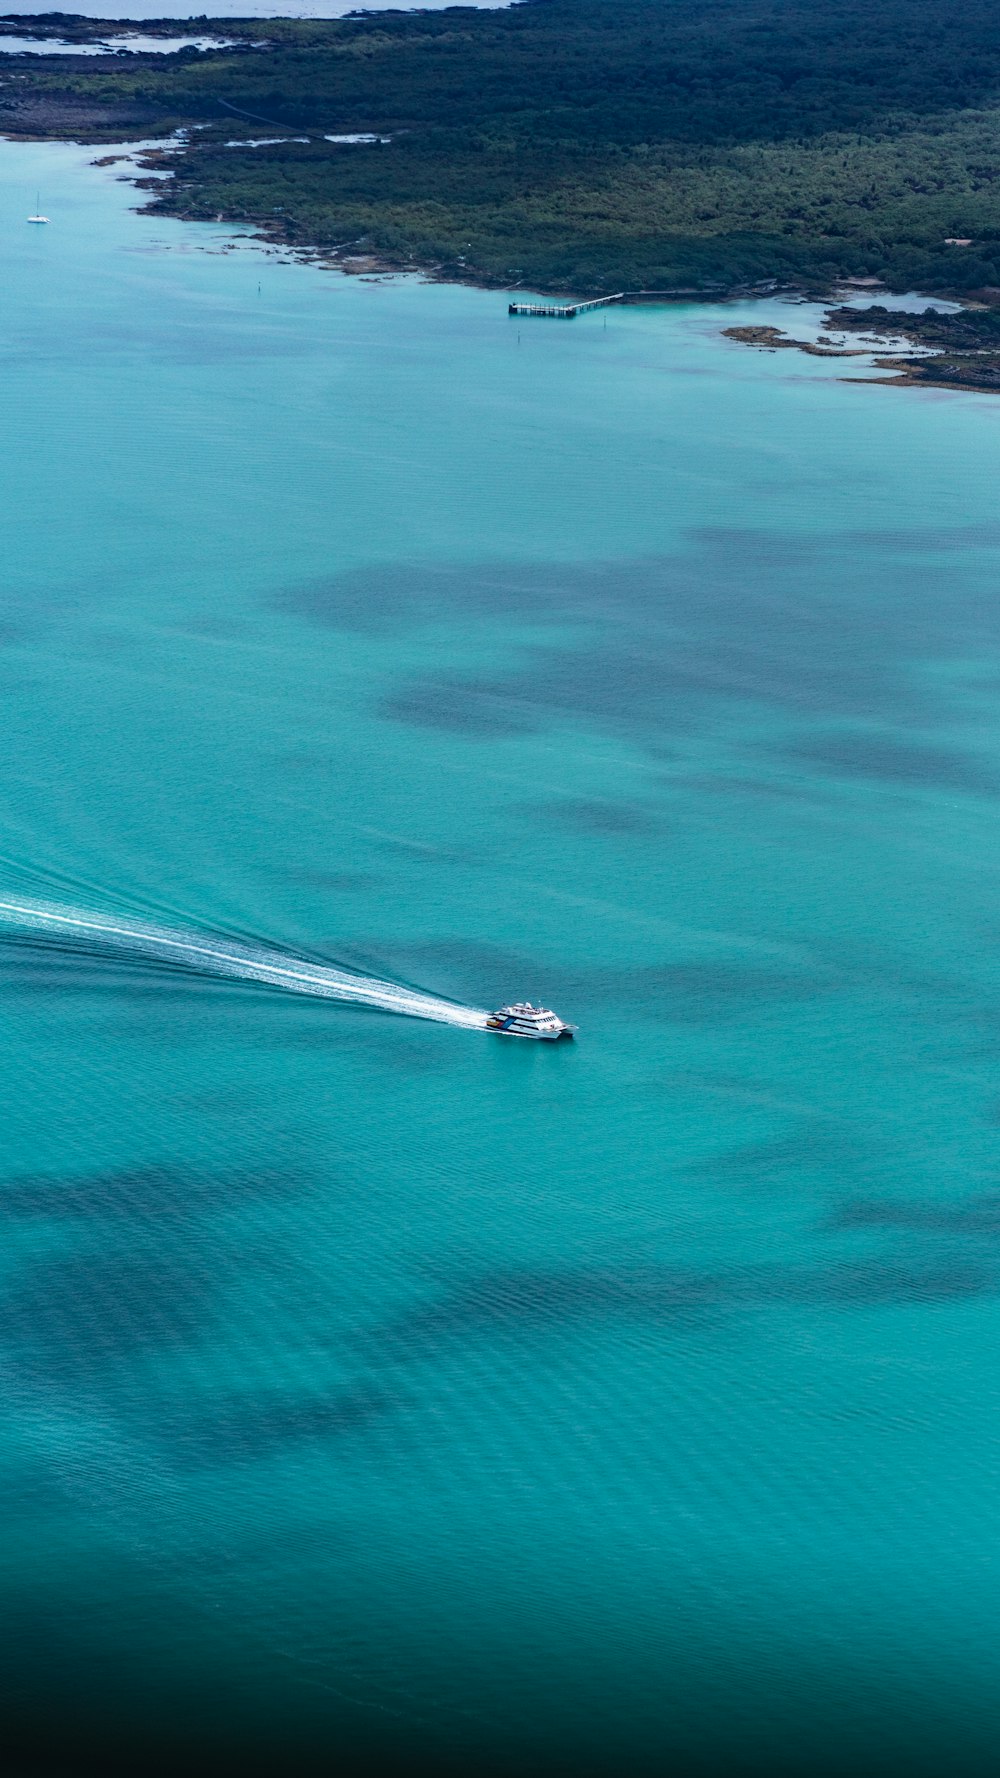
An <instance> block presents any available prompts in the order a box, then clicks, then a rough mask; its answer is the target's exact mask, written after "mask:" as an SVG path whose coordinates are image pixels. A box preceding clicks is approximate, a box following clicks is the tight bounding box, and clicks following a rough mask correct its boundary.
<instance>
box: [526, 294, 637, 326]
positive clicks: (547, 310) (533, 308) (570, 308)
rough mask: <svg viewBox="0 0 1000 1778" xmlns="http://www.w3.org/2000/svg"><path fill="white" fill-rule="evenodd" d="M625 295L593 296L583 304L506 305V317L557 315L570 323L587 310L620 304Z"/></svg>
mask: <svg viewBox="0 0 1000 1778" xmlns="http://www.w3.org/2000/svg"><path fill="white" fill-rule="evenodd" d="M624 295H625V292H624V290H618V291H616V292H615V295H614V296H594V297H591V299H590V301H589V302H585V303H508V305H507V313H508V315H557V316H558V317H559V319H560V320H562V321H572V319H573V316H574V315H582V314H584V313H585V312H586V310H587V309H603V308H606V307H607V305H608V303H620V302H621V300H622V297H623V296H624Z"/></svg>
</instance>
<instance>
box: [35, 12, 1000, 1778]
mask: <svg viewBox="0 0 1000 1778" xmlns="http://www.w3.org/2000/svg"><path fill="white" fill-rule="evenodd" d="M161 10H162V8H161ZM93 154H94V151H93V150H90V151H87V150H84V149H79V148H74V147H46V146H39V145H31V144H24V145H19V146H14V145H10V144H6V145H4V146H3V148H2V152H0V180H2V188H0V238H2V242H3V255H4V276H3V300H2V311H0V313H2V326H0V357H2V382H0V414H2V420H0V463H2V470H0V535H2V538H3V550H2V567H0V586H2V604H0V642H2V648H0V699H2V702H0V708H2V712H3V731H2V732H3V758H2V771H0V1004H2V1008H3V1018H2V1022H0V1044H2V1057H0V1080H2V1083H3V1084H2V1099H3V1148H2V1186H0V1216H2V1224H3V1241H2V1248H0V1253H2V1293H0V1379H2V1389H3V1402H4V1407H3V1414H2V1419H0V1450H2V1466H3V1467H2V1475H3V1484H2V1485H3V1502H4V1506H3V1538H2V1542H0V1564H2V1595H3V1601H4V1604H3V1612H2V1627H0V1656H2V1660H0V1675H2V1692H0V1721H2V1724H3V1727H2V1731H0V1735H2V1738H3V1751H4V1753H5V1756H6V1759H7V1769H8V1770H11V1771H18V1772H20V1771H25V1772H28V1771H30V1772H35V1771H38V1770H41V1769H43V1768H44V1769H51V1770H52V1771H53V1772H58V1773H60V1774H66V1775H69V1778H76V1774H78V1773H81V1772H87V1773H90V1772H91V1771H95V1772H96V1771H100V1772H102V1773H110V1772H116V1773H117V1772H124V1773H129V1774H138V1773H147V1772H150V1771H153V1770H155V1771H160V1770H161V1769H162V1770H163V1771H169V1772H171V1773H178V1772H182V1771H184V1772H195V1771H196V1772H199V1773H200V1772H202V1771H205V1772H209V1771H211V1772H213V1773H217V1772H220V1771H230V1770H231V1771H240V1772H253V1773H258V1772H261V1773H276V1772H282V1773H288V1774H297V1773H300V1772H302V1773H308V1774H310V1775H311V1774H313V1773H320V1772H322V1773H344V1774H350V1775H351V1778H353V1775H354V1774H355V1773H368V1772H384V1771H389V1772H393V1773H395V1772H397V1771H398V1772H399V1773H406V1772H414V1771H420V1772H423V1771H425V1770H426V1771H433V1772H435V1773H440V1774H446V1775H448V1778H452V1775H457V1774H459V1773H463V1774H465V1773H472V1772H476V1773H484V1774H498V1775H501V1774H502V1775H506V1774H520V1775H529V1774H541V1775H547V1774H551V1773H557V1774H561V1773H565V1774H567V1775H568V1774H573V1775H574V1778H578V1775H579V1778H604V1775H605V1774H611V1773H629V1774H641V1775H643V1778H645V1775H646V1774H654V1773H655V1774H659V1773H677V1774H683V1775H685V1778H686V1775H687V1774H715V1773H719V1772H725V1773H727V1774H744V1773H751V1772H753V1773H757V1772H764V1771H766V1772H768V1773H769V1774H798V1773H804V1772H809V1773H811V1774H815V1773H823V1774H826V1773H839V1772H846V1771H852V1772H856V1773H860V1772H865V1773H873V1772H874V1773H887V1774H889V1773H896V1772H901V1771H905V1772H907V1773H908V1774H911V1775H912V1774H916V1775H919V1778H931V1775H937V1774H941V1773H942V1772H945V1771H947V1772H948V1773H949V1774H962V1775H966V1774H977V1773H979V1772H986V1771H989V1770H991V1769H993V1759H994V1757H995V1748H996V1743H997V1736H998V1733H1000V1703H998V1687H997V1679H998V1674H997V1666H998V1657H997V1648H998V1606H997V1597H998V1593H997V1589H998V1578H1000V1576H998V1566H1000V1564H998V1557H1000V1522H998V1515H997V1492H996V1490H997V1473H998V1458H1000V1448H998V1399H997V1397H998V1385H997V1365H996V1353H997V1344H998V1338H1000V1175H998V1161H1000V1078H998V1061H1000V983H998V968H997V959H998V955H1000V893H998V891H1000V872H998V866H1000V819H998V816H1000V736H998V721H997V718H998V710H1000V604H998V600H1000V514H998V508H997V486H998V456H1000V450H998V447H1000V405H998V404H997V403H996V402H995V401H994V400H992V399H991V398H989V397H986V396H975V395H958V394H950V393H944V392H937V391H933V390H913V389H890V388H885V387H871V386H868V385H867V384H866V383H865V381H864V378H865V377H866V376H869V377H870V376H871V375H872V374H873V373H872V371H871V369H870V368H866V361H864V360H861V361H859V360H857V359H846V360H832V359H831V360H823V359H817V358H806V357H803V356H801V355H800V354H797V353H793V352H778V353H761V352H753V351H750V350H748V349H747V348H746V347H744V346H741V345H737V344H735V343H733V342H731V341H728V340H725V339H723V338H721V337H720V329H721V327H722V326H723V325H727V324H733V323H737V322H744V323H746V322H749V321H757V322H764V323H771V322H774V323H776V324H777V325H781V326H787V327H789V328H791V330H792V331H800V330H801V329H802V328H804V327H806V326H807V325H810V326H812V327H813V328H815V326H816V324H817V321H818V316H819V311H818V310H817V309H815V308H813V309H809V308H801V307H800V308H795V307H790V306H789V305H787V304H784V305H783V304H781V303H778V302H769V303H763V304H758V305H756V306H751V305H742V306H739V305H734V306H733V307H730V308H728V309H725V310H721V309H719V308H712V307H697V306H691V307H676V308H669V309H665V308H663V309H650V310H639V309H628V310H621V311H612V312H610V313H609V314H608V315H607V316H606V317H605V316H602V315H601V314H600V313H597V314H595V315H591V316H589V317H582V318H580V319H579V320H578V321H576V322H572V323H563V322H531V321H520V322H518V321H512V320H509V319H508V316H507V313H506V298H505V296H504V295H503V294H501V293H493V294H491V293H486V292H480V291H474V290H464V289H457V288H438V287H435V286H433V285H426V284H421V283H420V282H418V281H416V280H400V281H396V282H372V281H365V280H358V279H355V280H350V279H346V278H342V277H340V276H339V275H336V274H333V273H330V272H325V271H322V270H320V269H313V268H308V267H304V266H299V265H293V264H289V263H287V262H286V261H284V260H283V259H282V258H281V257H280V255H275V254H273V253H272V254H267V253H263V252H261V251H260V250H259V249H258V248H255V247H253V246H252V245H251V244H250V243H248V242H247V241H245V240H243V241H240V240H234V237H233V236H232V234H231V233H229V232H227V231H226V230H224V229H223V228H221V227H218V228H216V227H212V226H203V227H200V228H199V227H195V226H187V225H182V224H180V223H171V222H167V221H163V220H155V219H149V218H144V217H141V216H137V215H136V214H134V213H133V210H132V209H131V208H130V206H134V205H135V203H136V201H137V200H136V197H135V193H134V190H133V188H132V187H131V186H130V185H129V184H128V183H125V182H122V178H121V175H122V174H123V173H126V174H127V173H128V171H129V169H128V168H127V167H122V166H120V165H119V166H115V167H111V168H104V169H99V168H96V167H94V166H92V165H91V164H90V161H91V158H92V156H93ZM36 192H39V193H40V201H41V206H42V209H43V211H44V213H45V214H47V215H49V216H50V217H51V219H52V220H51V223H50V225H49V226H48V227H47V228H30V227H26V226H25V217H26V216H27V214H29V212H31V211H33V210H34V208H35V198H36ZM859 364H860V369H859V368H858V366H859ZM859 379H860V380H859ZM283 971H286V972H287V976H285V975H283V974H282V972H283ZM319 979H322V980H323V981H326V982H327V983H329V981H330V980H335V981H336V982H337V983H340V984H341V986H343V982H344V981H345V980H346V981H348V983H351V982H354V983H356V982H357V981H361V982H362V984H369V987H370V984H371V982H372V980H373V979H374V981H375V988H374V989H373V990H371V991H370V992H369V993H368V1000H367V1002H366V1001H365V997H364V994H362V995H361V996H360V997H359V996H358V994H357V993H356V992H354V991H353V990H351V991H350V992H347V993H339V992H338V993H336V994H330V993H326V992H325V991H324V992H319V991H316V988H315V984H316V981H317V980H319ZM379 984H381V986H380V985H379ZM380 994H381V995H382V998H381V999H380V998H379V995H380ZM373 996H374V997H373ZM394 997H395V998H394ZM520 997H526V998H531V999H533V1000H535V1001H541V1002H542V1003H543V1004H545V1005H550V1006H553V1007H554V1008H555V1010H556V1011H557V1012H558V1013H559V1014H561V1015H562V1017H564V1018H566V1019H569V1020H571V1021H573V1022H574V1023H575V1024H577V1025H578V1026H579V1035H578V1038H577V1040H576V1042H575V1043H574V1044H559V1045H555V1044H552V1045H549V1044H533V1043H519V1042H516V1041H504V1040H502V1039H498V1038H495V1037H492V1036H488V1035H486V1034H485V1033H484V1032H483V1031H482V1030H480V1029H477V1028H476V1019H477V1017H479V1016H480V1014H479V1013H478V1012H477V1009H484V1008H486V1009H489V1008H491V1007H494V1006H496V1005H498V1004H500V1003H501V1002H503V1001H505V1000H508V999H510V998H520ZM387 1005H390V1006H393V1007H395V1008H396V1010H394V1011H387V1010H382V1009H383V1008H384V1007H385V1006H387ZM435 1009H436V1010H435ZM422 1014H426V1015H428V1016H420V1015H422ZM414 1015H416V1016H414ZM46 1762H48V1766H46Z"/></svg>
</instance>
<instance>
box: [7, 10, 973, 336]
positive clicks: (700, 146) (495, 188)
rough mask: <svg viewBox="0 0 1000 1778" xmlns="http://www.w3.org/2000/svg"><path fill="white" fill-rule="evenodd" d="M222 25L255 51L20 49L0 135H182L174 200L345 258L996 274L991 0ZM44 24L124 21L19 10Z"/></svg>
mask: <svg viewBox="0 0 1000 1778" xmlns="http://www.w3.org/2000/svg"><path fill="white" fill-rule="evenodd" d="M208 27H210V28H211V29H212V30H214V31H217V32H218V34H219V35H224V36H225V37H227V38H230V39H233V38H235V39H236V46H235V47H234V48H232V49H230V50H223V51H215V52H209V53H205V54H198V53H196V52H194V51H185V52H182V53H181V54H179V55H172V56H151V55H150V56H128V57H102V58H93V59H90V58H87V59H81V58H71V57H69V56H62V57H44V58H42V57H37V56H32V57H28V56H5V57H2V58H0V128H2V129H4V130H5V131H6V132H7V133H10V134H20V135H34V136H39V135H41V136H63V137H74V138H78V139H83V140H88V141H94V142H100V141H111V140H117V139H121V138H122V137H123V136H125V135H129V134H131V135H137V134H142V135H144V136H147V135H151V136H162V137H167V136H171V135H172V132H175V131H177V130H178V129H181V128H185V129H186V130H187V131H188V132H189V133H188V134H187V135H186V136H185V137H184V138H182V139H181V140H177V139H173V140H171V142H170V144H169V151H168V153H167V158H165V159H164V160H163V161H162V162H161V163H160V164H161V166H166V167H169V168H170V169H171V171H172V173H173V178H172V179H170V180H169V181H162V180H158V181H156V182H155V188H153V189H151V190H150V194H149V204H150V207H151V208H153V209H158V210H163V211H167V212H170V213H173V214H177V215H182V216H186V217H194V218H198V217H203V218H204V217H211V218H218V217H221V218H224V219H226V220H231V221H233V222H237V223H248V224H250V225H252V226H254V227H256V228H259V229H262V230H263V231H265V232H266V233H267V234H269V235H270V236H272V237H273V238H276V239H278V240H280V241H281V242H283V243H286V244H287V245H288V246H289V247H291V248H292V249H295V250H302V251H311V252H315V253H318V254H320V255H324V256H327V257H329V258H331V259H337V260H340V261H341V262H343V263H348V264H351V263H357V262H368V263H372V262H374V263H379V264H386V265H390V266H399V267H408V268H419V269H421V270H424V271H429V272H431V273H432V274H434V275H436V276H439V277H452V278H467V279H472V280H475V281H478V282H483V283H490V284H499V285H504V286H517V285H521V286H525V287H531V288H535V289H539V290H547V291H568V290H571V291H574V292H576V293H579V294H586V293H590V292H600V291H604V290H612V289H620V288H623V287H624V288H643V287H653V288H657V289H659V288H665V289H668V288H675V287H684V288H694V289H699V290H703V291H704V292H705V293H706V294H708V293H719V292H724V291H729V290H732V289H733V288H736V287H747V286H752V285H754V284H757V283H760V282H762V281H765V280H772V279H773V280H777V281H779V282H781V283H794V284H798V285H800V286H802V287H805V288H814V289H828V288H830V287H831V285H832V284H834V283H835V282H836V281H837V280H838V279H840V278H844V277H859V278H864V277H868V278H877V279H880V280H882V281H883V282H884V283H885V284H887V285H888V286H890V287H892V288H897V289H901V288H905V287H910V288H913V287H916V288H920V289H923V290H927V291H953V292H958V293H966V292H970V293H981V294H982V295H983V296H984V297H985V300H987V301H989V300H991V299H992V295H993V292H994V289H995V288H996V287H1000V205H998V202H997V190H998V180H1000V128H998V124H1000V13H998V11H997V9H996V7H995V6H994V5H993V4H992V0H963V5H962V6H961V7H955V6H953V5H951V4H948V3H947V0H882V3H881V4H880V5H879V6H878V7H877V8H875V7H873V6H872V5H871V0H528V3H527V4H522V5H517V6H514V7H511V8H509V9H506V10H500V11H474V10H472V9H469V8H460V7H455V8H450V9H448V10H447V11H444V12H435V13H420V12H414V13H383V14H377V13H376V14H366V15H362V16H356V17H353V18H347V19H341V20H335V21H329V22H325V21H301V20H277V21H262V20H243V21H236V22H234V21H233V20H232V19H222V20H212V19H210V18H209V19H200V20H199V21H198V29H199V30H204V29H206V28H208ZM23 28H30V29H32V30H35V31H38V30H43V31H44V30H48V31H51V32H53V33H58V34H59V35H60V36H63V37H65V36H66V35H67V33H72V34H77V35H80V34H82V35H88V34H90V35H94V34H97V33H99V32H106V31H107V29H108V26H107V24H106V23H101V24H95V22H94V21H91V20H82V19H74V18H73V17H72V16H67V15H63V14H52V15H48V17H47V18H46V19H45V20H43V21H40V20H39V19H38V18H37V17H34V18H32V19H30V21H29V20H27V19H23V20H20V21H16V18H15V16H14V15H12V17H11V19H9V20H8V21H7V22H5V23H4V25H3V27H2V29H3V30H4V31H5V32H10V31H13V30H19V29H23ZM137 28H138V27H137ZM141 28H142V30H143V31H144V32H146V33H149V32H150V30H151V29H152V30H157V29H160V30H162V31H163V32H164V34H166V33H172V34H174V35H176V33H177V21H176V20H175V19H173V20H165V21H161V23H160V24H159V25H156V24H154V25H152V26H151V25H150V22H149V21H148V20H143V21H142V25H141ZM193 125H197V126H198V128H196V129H192V127H191V126H193ZM335 135H339V136H351V135H367V136H376V137H379V138H387V140H381V141H379V142H364V143H347V142H334V141H330V140H329V139H328V138H329V137H331V136H335ZM265 136H282V137H285V138H286V139H284V140H280V141H275V142H271V143H270V144H263V143H261V142H260V138H262V137H265ZM291 138H301V139H291Z"/></svg>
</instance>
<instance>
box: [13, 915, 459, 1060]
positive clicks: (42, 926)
mask: <svg viewBox="0 0 1000 1778" xmlns="http://www.w3.org/2000/svg"><path fill="white" fill-rule="evenodd" d="M0 922H6V923H7V924H9V925H12V926H18V927H21V928H22V929H24V930H26V931H29V932H45V933H49V934H52V935H57V934H59V933H62V934H63V935H64V936H65V937H67V938H80V939H89V940H90V941H91V942H93V943H96V944H100V945H104V946H107V947H108V948H109V949H112V950H118V951H124V952H126V953H127V954H129V955H131V956H146V957H153V958H156V959H158V960H160V961H161V962H164V963H179V964H183V965H186V966H187V967H188V968H191V969H201V970H204V971H205V972H206V973H209V974H212V975H218V976H230V977H233V976H235V977H237V978H238V979H240V980H243V981H251V982H267V983H269V984H270V985H271V986H272V987H275V988H284V989H286V990H287V991H288V992H289V993H293V994H314V995H319V996H320V997H321V998H324V999H327V1000H348V1001H353V1002H354V1003H356V1004H357V1005H361V1006H374V1007H378V1008H379V1009H380V1010H381V1011H382V1012H395V1013H402V1014H403V1015H404V1016H405V1017H407V1018H411V1019H434V1020H436V1021H437V1023H438V1024H443V1025H462V1026H464V1027H465V1028H466V1029H468V1030H482V1028H483V1026H484V1023H485V1020H486V1013H485V1011H483V1010H480V1009H479V1008H478V1007H471V1006H455V1005H453V1004H452V1002H451V1001H450V1000H441V999H439V998H438V997H437V996H436V995H434V994H422V993H420V992H419V990H418V989H416V988H404V987H401V986H400V984H399V983H398V982H388V981H382V980H380V979H379V977H378V976H370V975H355V974H354V973H353V972H352V971H351V970H347V969H337V968H335V967H333V966H332V965H329V964H320V963H310V962H308V961H307V960H306V959H304V958H302V959H300V958H290V957H285V956H283V955H282V953H281V952H280V951H270V950H268V949H267V947H266V946H263V945H261V946H257V945H252V944H241V943H240V942H239V941H238V940H236V939H213V940H211V941H210V942H209V941H208V939H207V938H205V939H203V938H197V937H195V936H194V935H190V936H189V935H187V934H186V933H183V932H176V931H174V930H173V929H172V928H171V927H169V926H157V925H154V924H153V923H152V922H149V921H145V920H130V919H128V918H126V917H122V916H119V915H114V916H111V915H106V914H97V913H90V912H88V911H87V910H85V909H83V908H62V907H57V906H54V905H52V904H51V903H48V902H42V901H12V900H9V899H7V898H6V897H4V898H2V899H0Z"/></svg>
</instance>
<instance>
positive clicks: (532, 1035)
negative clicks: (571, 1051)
mask: <svg viewBox="0 0 1000 1778" xmlns="http://www.w3.org/2000/svg"><path fill="white" fill-rule="evenodd" d="M486 1029H487V1031H491V1032H492V1033H493V1035H494V1037H519V1038H521V1040H522V1042H524V1043H561V1042H562V1041H563V1039H564V1038H567V1037H569V1038H572V1036H573V1027H572V1025H564V1026H563V1028H562V1030H561V1031H505V1030H504V1029H503V1027H502V1026H501V1025H487V1026H486Z"/></svg>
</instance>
